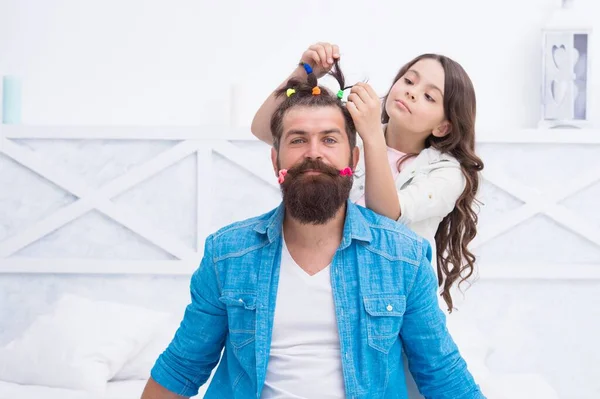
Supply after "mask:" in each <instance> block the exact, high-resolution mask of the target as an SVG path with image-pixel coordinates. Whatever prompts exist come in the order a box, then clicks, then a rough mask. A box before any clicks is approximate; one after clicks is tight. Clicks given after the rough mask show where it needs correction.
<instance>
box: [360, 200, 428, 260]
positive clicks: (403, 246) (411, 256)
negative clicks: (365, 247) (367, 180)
mask: <svg viewBox="0 0 600 399" xmlns="http://www.w3.org/2000/svg"><path fill="white" fill-rule="evenodd" d="M356 207H357V208H358V209H359V211H360V213H361V214H362V216H363V217H364V219H365V221H366V222H367V224H368V227H369V230H370V232H371V235H372V237H373V239H372V240H371V243H370V244H369V247H370V248H369V249H374V250H377V251H380V252H382V255H383V256H385V255H387V256H389V257H390V258H392V259H399V260H404V261H407V262H408V263H411V264H414V265H419V264H421V262H422V260H423V259H422V258H423V256H424V255H427V254H428V253H429V256H430V257H431V254H430V253H431V249H430V248H429V242H428V241H427V240H426V239H424V238H423V237H421V236H420V235H418V234H416V233H415V232H414V231H412V230H411V229H409V228H408V227H406V226H405V225H404V224H402V223H400V222H397V221H395V220H392V219H389V218H387V217H385V216H381V215H379V214H378V213H375V212H373V211H372V210H370V209H367V208H365V207H362V206H359V205H356Z"/></svg>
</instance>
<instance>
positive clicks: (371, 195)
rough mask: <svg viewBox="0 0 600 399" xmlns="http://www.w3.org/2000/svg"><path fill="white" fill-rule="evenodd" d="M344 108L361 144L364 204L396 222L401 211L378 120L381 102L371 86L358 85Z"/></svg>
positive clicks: (353, 89)
mask: <svg viewBox="0 0 600 399" xmlns="http://www.w3.org/2000/svg"><path fill="white" fill-rule="evenodd" d="M346 106H347V108H348V111H350V115H352V120H353V121H354V124H355V126H356V130H357V131H358V134H359V135H360V137H361V139H362V141H363V151H364V153H363V156H364V158H365V205H366V207H367V208H369V209H371V210H372V211H374V212H376V213H379V214H380V215H383V216H386V217H388V218H390V219H394V220H398V218H400V209H401V208H400V201H399V196H398V191H397V190H396V183H395V182H394V177H393V176H392V170H391V169H390V164H389V162H388V156H387V145H386V143H385V136H384V134H383V128H382V126H381V121H380V113H381V101H380V100H379V97H378V96H377V93H375V90H373V88H372V87H371V86H369V85H368V84H366V83H358V84H356V85H354V86H353V87H352V90H351V92H350V95H349V96H348V103H347V105H346Z"/></svg>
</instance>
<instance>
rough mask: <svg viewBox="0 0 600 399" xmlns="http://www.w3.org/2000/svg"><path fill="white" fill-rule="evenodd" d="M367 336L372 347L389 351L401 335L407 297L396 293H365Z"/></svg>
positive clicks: (384, 351)
mask: <svg viewBox="0 0 600 399" xmlns="http://www.w3.org/2000/svg"><path fill="white" fill-rule="evenodd" d="M363 303H364V306H365V311H366V312H367V333H368V335H367V337H368V342H369V345H370V346H371V347H373V348H374V349H377V350H378V351H381V352H383V353H388V352H389V351H390V349H391V348H392V345H393V344H394V342H396V340H397V339H398V337H399V335H400V327H402V317H403V316H404V311H405V310H406V297H405V296H404V295H396V294H373V295H364V296H363Z"/></svg>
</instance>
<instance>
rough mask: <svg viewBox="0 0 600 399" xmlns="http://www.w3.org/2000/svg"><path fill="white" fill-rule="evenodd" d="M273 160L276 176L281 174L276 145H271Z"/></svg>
mask: <svg viewBox="0 0 600 399" xmlns="http://www.w3.org/2000/svg"><path fill="white" fill-rule="evenodd" d="M271 162H272V163H273V171H274V172H275V176H278V175H279V168H278V167H277V150H276V149H275V147H271Z"/></svg>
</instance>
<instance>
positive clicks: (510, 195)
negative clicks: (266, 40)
mask: <svg viewBox="0 0 600 399" xmlns="http://www.w3.org/2000/svg"><path fill="white" fill-rule="evenodd" d="M87 143H96V144H97V145H96V147H93V146H92V147H91V148H92V150H91V151H88V154H87V156H90V155H94V154H95V152H97V153H102V154H104V156H107V155H106V153H107V152H109V151H110V150H111V145H110V143H127V145H128V146H131V147H130V148H131V155H132V156H133V155H135V154H137V152H136V151H137V150H135V148H138V147H136V146H139V148H140V149H141V150H140V151H142V150H143V151H146V150H144V149H148V148H151V147H152V149H151V150H148V151H149V152H148V154H150V153H151V156H147V157H142V158H143V159H142V160H141V161H140V162H132V163H131V164H127V163H126V162H125V166H123V165H122V166H123V167H122V170H121V171H120V172H119V173H115V174H113V175H112V176H111V177H110V178H109V179H104V180H103V181H102V182H101V184H92V182H91V181H92V180H94V176H96V175H99V174H102V173H104V171H105V169H103V168H101V167H99V165H95V169H94V168H88V169H86V168H87V167H85V165H84V164H85V162H83V163H82V162H81V160H80V161H79V164H78V163H73V164H71V163H69V161H66V160H64V159H63V160H62V161H57V159H56V157H59V158H61V157H68V155H69V154H71V155H73V154H75V155H77V154H78V152H77V148H78V146H81V147H82V148H84V147H85V146H86V144H87ZM44 146H46V147H48V146H49V147H51V148H50V149H44V150H41V149H43V148H44ZM60 148H68V151H66V155H65V153H64V152H63V151H62V150H61V149H60ZM94 148H95V149H94ZM88 150H89V148H88ZM159 150H160V151H159ZM478 150H479V153H480V155H481V156H482V158H483V160H484V163H485V169H484V174H483V175H484V178H485V182H484V184H483V186H482V194H481V197H482V201H483V202H484V204H485V206H484V207H483V208H482V214H481V223H480V225H479V232H478V236H477V238H476V240H475V241H474V243H473V248H474V249H475V250H476V251H480V250H481V251H482V255H483V256H482V257H481V261H480V265H479V266H480V277H481V278H501V279H521V278H525V279H531V278H533V279H590V278H592V279H598V278H600V212H598V211H597V210H596V206H595V205H594V204H595V203H597V201H596V198H597V197H596V196H595V193H596V192H600V191H599V189H600V184H599V182H600V162H596V161H595V159H598V160H600V130H519V129H515V130H514V131H510V130H509V131H508V132H498V133H497V134H491V133H488V134H486V135H481V134H480V136H479V139H478ZM120 151H121V156H123V151H124V150H123V149H122V148H121V149H120ZM143 151H142V152H143ZM48 154H54V155H51V156H48ZM268 154H269V148H268V146H266V145H264V144H262V143H259V142H258V141H257V140H255V139H254V138H253V137H252V136H251V135H250V133H249V131H248V129H247V128H246V129H234V128H229V127H223V126H206V127H102V126H98V127H80V126H66V127H60V126H52V127H50V126H12V125H0V185H1V187H2V188H1V189H0V190H2V191H4V190H7V191H6V192H11V191H14V190H15V188H18V187H17V186H19V187H20V185H21V184H32V183H31V182H21V181H19V180H14V179H11V176H9V175H5V176H4V177H2V175H1V171H2V170H3V167H2V165H3V163H4V164H5V165H7V164H8V163H10V164H11V165H12V166H11V168H21V169H26V170H28V171H29V172H28V173H31V172H33V173H35V174H37V175H39V176H40V177H41V178H42V180H44V181H46V184H47V183H48V182H50V183H51V184H52V185H55V186H57V187H59V188H60V189H61V190H63V191H64V192H65V193H68V194H69V195H70V196H73V197H74V198H72V199H71V200H69V201H68V203H66V204H65V205H64V206H59V207H54V208H56V209H54V208H53V209H52V211H51V212H47V213H43V212H42V213H43V214H42V213H40V216H39V217H36V218H33V219H35V220H29V221H27V220H25V219H27V217H23V215H19V213H20V212H27V210H28V209H31V208H36V207H40V206H42V205H41V204H43V203H44V201H45V198H43V197H39V198H27V199H26V200H25V201H24V202H26V204H24V203H15V200H17V202H18V200H19V199H18V198H15V197H10V195H1V194H0V273H47V272H50V273H83V274H86V273H93V274H98V273H100V274H111V273H116V274H121V273H123V274H132V273H133V274H135V273H141V274H189V273H191V272H192V271H193V270H194V269H195V268H196V267H197V266H198V263H199V260H200V257H201V256H202V251H203V248H202V244H203V241H204V238H205V237H206V236H207V235H208V234H209V233H211V232H212V231H214V230H215V229H216V228H217V227H220V226H221V225H223V224H224V223H227V222H232V221H234V220H239V219H240V218H241V217H250V216H254V215H258V214H260V213H262V212H264V211H267V210H269V209H271V208H272V207H273V206H276V204H277V203H278V202H279V198H280V194H279V188H278V185H277V184H276V180H275V177H274V175H273V171H272V168H271V165H270V158H269V155H268ZM555 155H556V156H555ZM94 156H95V155H94ZM190 156H191V157H193V162H194V166H195V167H194V168H193V169H194V170H193V171H192V170H191V169H188V172H186V173H176V174H175V176H176V177H177V179H178V180H177V181H176V182H174V181H173V179H167V180H165V181H168V182H169V183H176V184H175V186H176V187H179V188H181V190H183V191H182V193H190V192H191V191H193V193H194V194H195V195H194V199H195V202H194V204H193V209H189V210H188V213H187V214H189V215H190V217H192V218H194V221H193V222H194V223H193V225H194V229H195V230H194V231H193V232H192V233H190V232H188V233H187V236H186V237H188V239H186V240H183V239H182V238H181V237H182V236H181V235H178V234H176V233H173V232H172V229H171V231H170V230H169V229H165V228H163V227H164V226H163V225H161V223H153V221H152V217H151V216H153V213H155V211H156V212H160V211H163V210H165V209H168V208H171V206H170V205H169V204H168V202H162V203H161V205H160V207H158V208H156V209H152V208H147V207H146V208H145V209H138V207H136V205H135V204H136V203H139V202H136V201H137V200H133V201H130V202H129V203H128V202H127V201H125V202H123V201H115V198H118V197H119V196H121V195H122V194H123V193H126V192H128V191H129V190H132V189H134V188H135V187H138V186H140V185H143V184H145V183H146V182H147V181H149V180H151V179H152V178H153V177H155V176H157V175H158V174H160V173H163V172H164V171H165V170H168V169H169V168H171V167H174V166H176V165H178V164H179V163H181V162H182V161H183V160H186V159H187V161H186V162H188V164H189V159H190V158H189V157H190ZM582 158H586V160H587V161H586V162H583V163H582V162H581V160H582ZM588 158H589V159H588ZM592 158H595V159H592ZM106 159H108V161H107V162H106V166H105V168H108V169H110V167H111V166H110V165H111V163H112V161H111V160H110V159H111V158H110V156H107V158H106ZM140 159H141V158H140ZM217 159H218V162H220V164H218V165H217V164H216V160H217ZM548 159H550V162H549V161H548ZM588 161H589V162H588ZM223 162H225V163H226V164H227V165H228V166H226V167H225V166H224V165H225V164H224V163H223ZM121 163H123V162H121ZM69 165H71V166H73V168H74V169H77V167H79V168H80V169H81V168H83V169H85V170H84V171H83V172H84V173H81V172H82V171H81V170H70V169H69ZM82 165H84V166H82ZM586 165H587V167H586ZM227 168H233V169H230V172H227V171H226V170H225V169H227ZM4 170H8V169H7V168H6V167H5V168H4ZM11 170H13V169H11ZM7 173H8V172H7ZM528 174H532V175H531V179H529V178H527V177H526V178H523V175H528ZM109 175H110V173H109ZM553 177H554V178H553ZM553 179H554V180H555V181H554V182H553V181H552V180H553ZM536 182H541V183H542V184H541V185H537V184H536ZM553 183H556V184H553ZM225 186H227V187H229V189H230V190H232V191H231V192H229V194H228V195H227V196H225V195H224V194H223V195H221V197H219V195H217V194H215V193H216V191H218V190H220V189H223V188H224V187H225ZM172 189H173V186H170V189H169V190H167V191H166V192H163V193H161V192H160V191H157V188H156V187H155V188H153V189H149V190H147V192H146V194H147V195H150V196H153V195H154V196H157V195H158V196H160V197H162V196H164V197H165V198H167V197H168V196H169V195H171V198H172V199H173V200H176V199H177V197H178V196H177V194H176V193H173V192H171V191H170V190H172ZM240 189H243V190H241V191H239V190H240ZM236 190H238V191H236ZM16 191H19V190H16ZM137 198H138V200H139V197H137ZM573 198H578V199H577V201H575V202H573V201H572V199H573ZM569 201H571V202H570V203H569ZM172 207H177V205H176V204H173V205H172ZM171 210H172V209H171ZM90 211H93V212H95V213H98V212H99V213H100V214H101V215H102V217H103V218H109V219H110V220H112V221H113V222H116V223H117V224H118V225H120V226H123V227H125V228H126V229H127V231H129V232H130V233H131V234H133V235H135V236H137V237H138V238H140V239H142V240H145V242H147V243H150V244H151V245H153V246H154V247H156V248H157V249H158V250H160V251H161V252H162V254H161V255H160V256H157V257H155V258H152V257H150V258H147V257H145V258H144V259H131V258H130V257H129V256H126V257H125V258H123V257H121V258H119V257H118V256H117V257H114V256H104V254H105V253H108V252H110V247H111V246H110V245H108V247H107V249H106V251H105V252H102V256H99V257H98V256H96V257H94V256H88V255H90V254H91V255H94V253H98V252H97V251H98V249H95V250H92V249H90V250H89V251H88V252H86V251H85V250H81V251H79V252H78V254H82V253H83V254H86V256H84V257H80V256H75V257H73V256H66V257H60V256H57V254H56V251H54V252H52V251H50V252H52V254H51V256H47V252H44V251H43V250H36V251H24V249H26V248H27V247H28V246H31V245H33V244H35V243H37V242H39V241H42V240H45V239H47V237H49V236H50V235H51V234H54V233H55V232H56V231H57V230H60V229H61V228H63V227H64V226H66V225H68V224H70V223H72V222H74V221H77V220H78V219H79V218H81V217H82V216H83V215H86V214H88V213H89V212H90ZM182 212H183V211H182ZM590 212H595V214H591V213H590ZM183 214H184V215H185V214H186V213H185V212H183ZM179 215H180V216H181V214H179ZM15 218H16V219H19V220H20V221H21V222H19V223H17V222H15ZM536 218H537V219H539V220H541V221H542V222H539V220H538V222H539V223H542V224H541V225H535V223H538V222H535V223H533V222H532V223H533V224H532V225H531V226H529V227H527V226H528V225H527V223H530V222H531V220H532V219H536ZM23 220H25V221H23ZM181 220H183V222H182V223H183V224H186V225H187V223H188V222H187V221H186V220H185V218H184V219H181ZM3 226H4V227H3ZM7 226H8V227H7ZM523 226H525V229H526V230H525V232H522V233H515V236H514V237H512V238H507V237H509V236H510V235H511V234H512V233H513V232H514V231H516V230H517V229H521V228H523ZM536 226H538V227H536ZM539 226H545V227H543V228H540V227H539ZM171 227H172V226H171ZM1 228H4V231H3V230H1ZM527 228H529V229H530V230H527ZM536 228H537V229H538V230H535V229H536ZM531 229H533V230H531ZM552 229H556V231H552ZM94 230H95V228H94V225H93V224H92V225H91V229H90V228H88V229H87V230H85V233H86V234H91V235H93V233H94ZM74 231H81V230H74ZM531 231H537V233H535V234H532V233H531ZM3 233H4V234H3ZM72 234H75V233H72ZM537 234H539V235H540V236H541V237H542V238H543V239H542V240H541V241H540V240H537V239H538V238H539V237H537ZM561 234H562V235H565V237H568V238H561V237H562V236H561ZM76 235H79V234H76ZM192 236H193V237H192ZM190 237H191V238H190ZM554 239H556V240H558V241H560V242H564V244H565V245H566V248H565V249H564V250H563V249H561V248H558V247H557V245H555V244H554V243H553V242H552V240H554ZM73 240H74V241H73V245H81V243H80V242H78V241H77V237H73ZM536 240H537V241H536ZM565 240H566V241H565ZM569 240H571V241H569ZM540 242H541V243H542V244H540ZM63 243H64V242H63ZM190 243H191V244H190ZM536 243H537V244H536ZM544 243H546V244H547V245H546V244H544ZM515 245H523V248H522V249H520V250H515V251H514V253H513V254H512V256H505V251H508V252H510V250H511V248H514V247H515ZM535 245H545V248H541V249H540V248H538V249H536V248H531V246H535ZM63 246H64V245H63ZM485 248H488V250H484V249H485ZM489 248H491V250H489ZM536 250H539V251H541V252H539V254H547V253H548V251H557V252H556V254H555V256H549V258H548V259H542V257H540V255H539V254H538V253H536ZM571 250H572V251H575V254H576V255H577V254H579V255H581V256H580V257H579V258H577V256H575V257H573V256H572V255H570V254H569V253H568V251H571ZM94 251H96V252H94ZM486 251H487V252H486ZM519 251H520V252H519ZM32 254H33V256H32ZM108 255H110V254H108Z"/></svg>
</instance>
